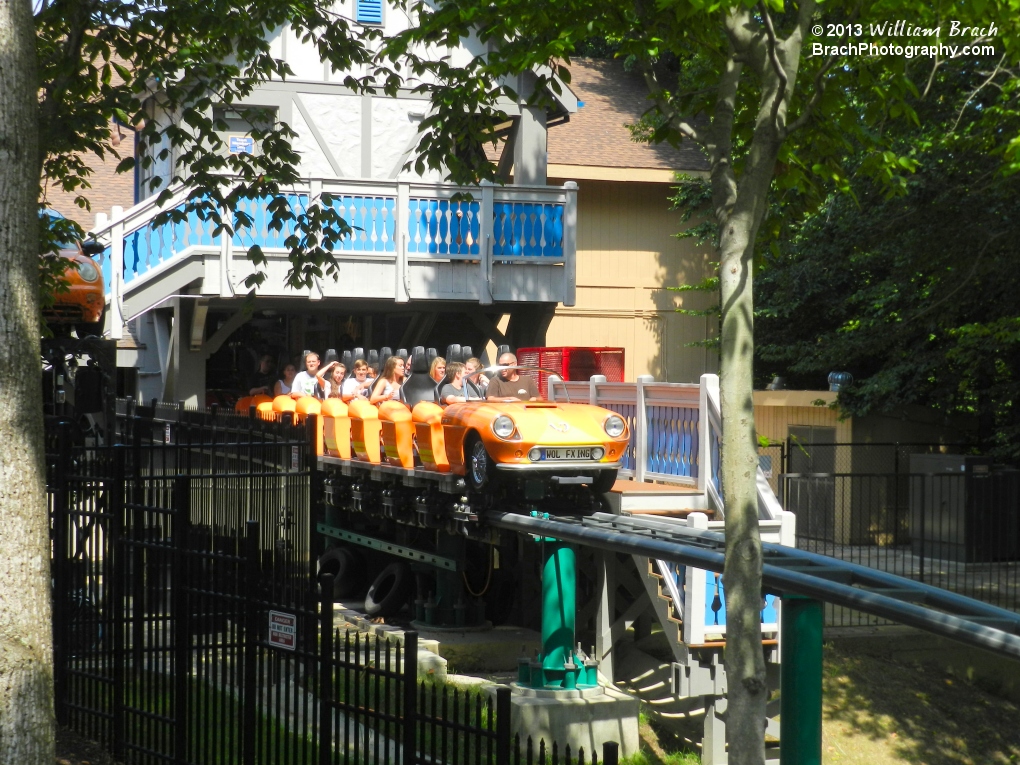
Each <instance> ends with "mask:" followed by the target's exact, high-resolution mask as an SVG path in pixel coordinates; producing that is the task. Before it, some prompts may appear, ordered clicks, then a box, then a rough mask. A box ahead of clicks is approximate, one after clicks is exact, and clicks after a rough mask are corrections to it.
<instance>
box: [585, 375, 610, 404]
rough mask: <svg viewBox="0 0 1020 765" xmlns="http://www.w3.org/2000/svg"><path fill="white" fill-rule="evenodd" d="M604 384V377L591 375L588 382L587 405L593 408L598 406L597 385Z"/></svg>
mask: <svg viewBox="0 0 1020 765" xmlns="http://www.w3.org/2000/svg"><path fill="white" fill-rule="evenodd" d="M604 382H606V376H605V375H592V376H591V378H590V379H589V380H588V403H589V404H592V405H593V406H598V405H599V383H604Z"/></svg>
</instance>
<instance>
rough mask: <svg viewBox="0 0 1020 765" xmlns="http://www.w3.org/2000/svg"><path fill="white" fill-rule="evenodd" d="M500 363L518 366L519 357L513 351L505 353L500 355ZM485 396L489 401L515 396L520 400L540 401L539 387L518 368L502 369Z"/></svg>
mask: <svg viewBox="0 0 1020 765" xmlns="http://www.w3.org/2000/svg"><path fill="white" fill-rule="evenodd" d="M499 365H500V366H506V367H515V366H517V357H516V356H514V355H513V354H512V353H504V354H503V355H502V356H500V357H499ZM485 397H486V398H487V399H488V400H489V401H493V400H499V399H507V398H515V399H517V400H519V401H538V400H539V398H540V396H539V395H538V388H537V387H536V386H535V381H534V380H532V379H531V378H530V377H522V376H521V375H520V374H518V372H517V370H516V369H501V370H500V372H499V374H498V375H496V376H495V377H494V378H492V380H490V381H489V387H488V388H486V389H485Z"/></svg>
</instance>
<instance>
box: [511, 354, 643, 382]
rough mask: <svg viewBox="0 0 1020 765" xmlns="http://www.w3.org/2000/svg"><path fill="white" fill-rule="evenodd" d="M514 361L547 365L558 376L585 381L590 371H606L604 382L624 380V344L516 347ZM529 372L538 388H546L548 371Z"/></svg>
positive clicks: (601, 372) (524, 364)
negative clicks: (614, 345)
mask: <svg viewBox="0 0 1020 765" xmlns="http://www.w3.org/2000/svg"><path fill="white" fill-rule="evenodd" d="M517 363H519V364H521V365H522V366H527V367H542V368H543V369H549V370H551V371H553V372H555V373H556V374H557V375H559V377H560V379H561V380H581V381H587V380H589V379H591V376H592V375H605V377H606V381H607V382H623V348H574V347H567V346H562V347H546V348H519V349H518V350H517ZM528 374H529V375H530V376H531V377H532V378H533V379H534V380H535V383H536V384H537V385H538V389H539V390H540V391H543V392H544V391H545V390H546V389H547V387H546V385H547V382H548V379H549V375H548V373H546V372H529V373H528Z"/></svg>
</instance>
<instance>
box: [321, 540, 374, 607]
mask: <svg viewBox="0 0 1020 765" xmlns="http://www.w3.org/2000/svg"><path fill="white" fill-rule="evenodd" d="M364 570H365V566H364V562H363V561H362V560H361V556H360V555H358V554H357V552H355V551H354V550H352V549H350V548H349V547H330V548H329V549H328V550H326V552H324V553H323V554H322V555H320V556H319V574H320V575H321V574H332V575H333V599H334V600H343V599H344V598H353V597H357V596H360V595H361V594H362V593H363V592H364V586H365V585H364V579H363V576H362V573H363V572H364Z"/></svg>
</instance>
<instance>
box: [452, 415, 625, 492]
mask: <svg viewBox="0 0 1020 765" xmlns="http://www.w3.org/2000/svg"><path fill="white" fill-rule="evenodd" d="M442 424H443V435H444V438H445V444H446V454H447V457H448V458H449V461H450V472H452V473H455V474H457V475H463V476H464V478H465V480H466V481H467V483H468V485H469V486H470V487H471V488H472V489H475V490H481V489H484V488H486V487H487V486H488V485H489V483H490V482H492V481H493V479H495V478H496V477H497V476H501V475H512V474H515V473H516V474H517V475H518V476H523V477H529V478H534V477H540V478H548V479H549V480H550V481H551V482H553V483H559V484H566V485H569V484H590V485H591V486H592V488H593V489H594V490H595V491H596V492H600V493H601V492H605V491H609V490H610V489H611V488H612V486H613V483H614V482H615V481H616V473H617V470H618V469H619V467H620V459H621V458H622V457H623V453H624V450H626V448H627V442H628V440H629V433H628V432H627V424H626V422H625V421H624V420H623V418H622V417H620V416H619V415H618V414H616V413H615V412H611V411H609V410H608V409H602V408H601V407H598V406H591V405H589V404H569V403H546V402H540V401H468V402H466V403H462V404H451V405H450V406H448V407H447V408H446V409H445V410H444V412H443V416H442Z"/></svg>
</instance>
